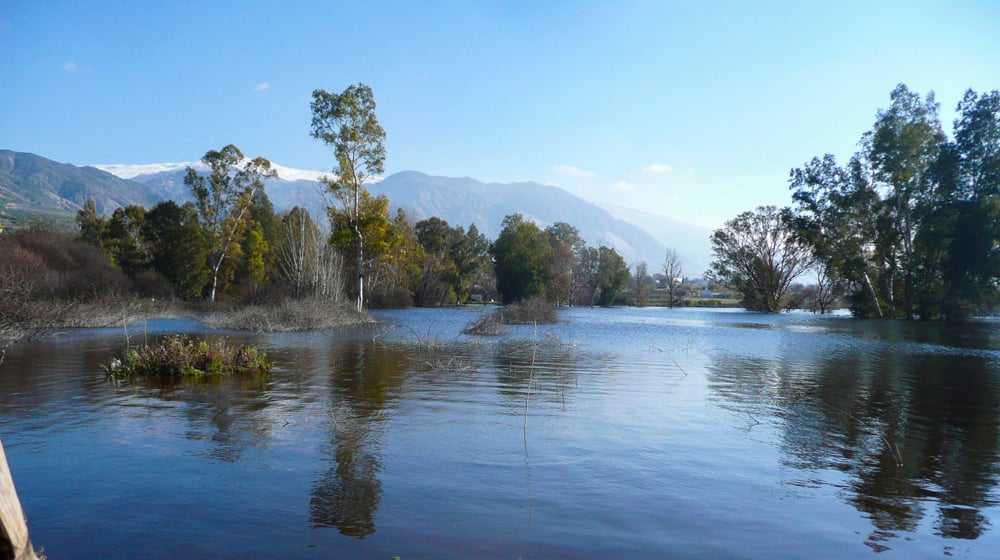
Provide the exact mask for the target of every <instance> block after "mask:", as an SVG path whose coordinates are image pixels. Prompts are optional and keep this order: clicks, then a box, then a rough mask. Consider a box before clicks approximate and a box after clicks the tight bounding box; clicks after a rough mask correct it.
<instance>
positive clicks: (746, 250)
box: [709, 206, 813, 313]
mask: <svg viewBox="0 0 1000 560" xmlns="http://www.w3.org/2000/svg"><path fill="white" fill-rule="evenodd" d="M712 252H713V253H714V254H715V260H714V261H713V262H712V269H711V270H710V271H709V277H710V278H711V279H713V280H716V281H719V282H724V283H727V284H730V285H732V286H733V287H735V288H736V289H737V290H738V291H739V292H740V294H741V295H742V297H743V306H744V307H745V308H746V309H748V310H750V311H764V312H768V313H777V312H779V311H781V310H782V309H784V307H785V304H786V294H787V291H788V286H789V285H790V284H791V283H792V280H794V279H795V278H797V277H798V276H799V275H801V274H802V273H803V272H805V271H806V270H808V269H809V268H810V267H811V266H812V264H813V256H812V251H811V250H810V248H809V247H808V246H807V245H805V244H804V243H802V242H801V241H800V240H799V239H798V238H797V236H796V235H795V232H794V230H793V228H792V226H791V224H790V223H789V218H788V215H787V213H786V212H783V211H781V210H778V209H777V208H776V207H774V206H761V207H758V208H757V209H756V210H755V211H753V212H743V213H742V214H740V215H739V216H737V217H735V218H733V219H732V220H729V221H727V222H726V225H725V227H723V228H721V229H717V230H715V231H714V232H713V233H712Z"/></svg>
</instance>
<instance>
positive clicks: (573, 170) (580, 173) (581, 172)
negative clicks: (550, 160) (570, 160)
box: [552, 164, 594, 177]
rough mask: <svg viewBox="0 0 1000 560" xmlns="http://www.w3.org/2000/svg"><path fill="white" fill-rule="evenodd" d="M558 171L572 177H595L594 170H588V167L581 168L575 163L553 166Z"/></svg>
mask: <svg viewBox="0 0 1000 560" xmlns="http://www.w3.org/2000/svg"><path fill="white" fill-rule="evenodd" d="M552 169H555V171H556V173H561V174H563V175H570V176H572V177H593V176H594V172H593V171H587V170H586V169H580V168H579V167H576V166H575V165H562V164H556V165H553V166H552Z"/></svg>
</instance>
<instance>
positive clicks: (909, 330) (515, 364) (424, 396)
mask: <svg viewBox="0 0 1000 560" xmlns="http://www.w3.org/2000/svg"><path fill="white" fill-rule="evenodd" d="M483 311H484V310H483V309H481V308H467V309H440V310H426V309H423V310H401V311H383V312H377V315H378V316H379V317H380V318H381V319H382V323H381V325H380V326H379V327H378V328H377V329H375V332H374V333H373V332H372V331H371V330H360V331H356V332H353V331H352V332H340V333H303V334H280V335H277V334H276V335H246V334H239V333H225V335H226V336H228V337H231V338H238V339H247V340H253V341H256V342H258V343H260V344H263V345H264V346H266V347H267V348H268V351H269V352H270V353H271V355H272V356H273V357H274V359H275V361H276V363H277V367H276V371H275V373H274V374H273V375H272V376H271V377H270V378H267V379H234V380H225V381H221V382H214V383H199V382H168V383H156V382H151V381H137V382H134V383H125V384H115V383H111V382H108V381H106V380H105V379H104V378H103V376H102V374H101V369H100V365H101V363H103V362H105V361H106V360H107V359H108V358H109V357H110V355H111V353H112V352H113V351H115V350H117V349H119V348H120V347H121V345H122V344H123V337H122V333H121V332H120V330H113V329H112V330H108V331H73V332H70V333H66V335H65V336H63V337H61V338H60V339H59V340H56V341H52V342H46V343H42V344H34V345H27V346H19V347H15V348H13V349H12V351H11V352H9V353H8V361H7V363H6V364H4V365H3V366H2V368H0V437H2V439H3V441H4V445H5V446H6V447H7V454H8V458H9V460H10V462H11V464H12V468H13V470H14V475H15V478H16V480H17V483H18V487H19V488H18V489H19V492H20V494H21V498H22V501H23V502H24V506H25V510H26V512H27V514H28V516H29V522H30V527H31V531H32V536H33V540H34V541H36V542H37V543H39V544H40V545H42V546H44V547H45V548H46V551H47V552H48V553H49V555H50V556H51V557H53V558H93V557H102V558H131V557H134V556H135V555H136V550H141V552H142V554H141V555H142V556H143V557H146V558H168V557H175V556H176V554H177V553H178V552H179V551H181V550H184V551H187V553H188V554H189V555H190V556H191V557H213V558H227V557H231V558H247V557H260V558H276V557H303V556H305V557H310V556H315V557H317V558H321V557H327V556H329V555H330V554H334V553H335V554H336V555H337V557H344V558H372V557H386V558H391V557H392V556H394V555H400V556H401V557H402V558H404V559H409V558H422V557H429V558H459V557H476V558H510V557H518V556H523V557H532V556H534V557H553V556H555V557H567V556H571V557H579V558H587V557H593V558H609V557H637V556H640V555H661V556H662V555H664V554H666V555H668V556H669V557H680V558H688V557H689V558H698V557H706V556H715V557H744V558H801V557H803V556H808V557H812V558H824V557H826V558H843V557H861V556H865V555H870V554H873V553H874V552H883V553H887V554H889V555H895V556H900V557H927V556H930V557H940V556H943V555H949V556H955V557H967V558H980V557H984V558H985V557H990V555H991V553H992V551H995V550H997V549H1000V548H998V546H1000V540H998V537H997V533H996V529H995V528H994V527H993V522H994V521H993V520H994V519H995V518H996V517H997V513H998V511H1000V508H998V491H997V478H998V465H1000V449H998V441H1000V428H998V426H1000V418H998V415H1000V382H998V379H1000V365H998V364H1000V362H998V360H997V358H998V356H1000V354H998V349H1000V348H998V345H997V340H998V337H997V334H998V329H1000V325H998V324H997V323H995V322H990V321H984V322H978V323H973V324H969V325H964V326H960V327H956V328H949V327H944V326H942V325H936V324H930V325H928V324H915V323H900V322H889V321H883V322H872V321H854V320H850V319H844V318H824V317H816V316H812V315H806V314H785V315H776V316H768V315H758V314H749V313H741V312H731V311H728V312H713V311H699V310H667V309H566V310H561V311H560V314H561V319H562V321H561V322H560V323H559V324H557V325H545V326H538V327H533V326H524V327H519V328H514V329H512V331H511V332H510V333H509V334H507V335H506V336H504V337H501V338H499V339H477V338H473V337H467V336H465V335H461V334H459V333H460V331H461V329H462V327H464V326H465V325H466V324H467V323H468V322H470V321H471V320H473V319H474V318H475V317H476V316H477V314H478V313H480V312H483ZM146 327H147V333H148V336H158V335H161V334H163V333H167V332H171V331H172V330H174V329H177V328H185V329H192V327H194V325H192V324H190V323H173V322H169V321H167V322H153V323H151V324H149V325H146ZM196 330H197V329H196ZM202 334H203V335H204V336H218V334H216V333H205V332H203V333H202ZM373 334H374V335H375V336H374V337H373Z"/></svg>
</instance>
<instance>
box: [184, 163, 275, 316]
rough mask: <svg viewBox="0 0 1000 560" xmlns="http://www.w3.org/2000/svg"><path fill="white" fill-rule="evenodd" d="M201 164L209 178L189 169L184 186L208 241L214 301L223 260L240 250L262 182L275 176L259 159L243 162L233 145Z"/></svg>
mask: <svg viewBox="0 0 1000 560" xmlns="http://www.w3.org/2000/svg"><path fill="white" fill-rule="evenodd" d="M201 161H202V162H204V163H205V164H206V165H208V167H209V168H210V169H211V173H210V174H209V176H208V177H203V176H201V175H199V174H198V173H197V172H196V171H195V170H194V169H192V168H190V167H189V168H188V170H187V175H185V177H184V184H185V185H187V186H188V188H189V189H191V193H192V194H193V195H194V198H195V208H196V210H197V211H198V220H199V222H200V223H201V226H202V229H203V231H204V234H205V239H206V240H207V242H208V247H209V251H208V266H209V268H210V269H211V273H212V277H211V290H210V292H209V294H210V295H209V298H210V299H211V301H213V302H214V301H215V296H216V290H217V289H218V286H219V277H220V271H221V270H222V266H223V264H224V263H225V261H226V257H227V256H232V253H233V252H234V251H238V250H239V243H240V240H241V239H242V236H243V234H244V232H245V231H246V229H247V225H248V223H249V218H250V216H249V212H250V209H251V206H252V205H253V203H254V200H255V198H256V197H259V196H260V194H259V193H261V192H262V191H263V190H264V181H265V180H266V179H270V178H272V177H276V176H277V173H276V172H275V171H274V170H273V169H271V162H269V161H268V160H266V159H264V158H262V157H258V158H256V159H253V160H247V161H244V158H243V152H241V151H240V149H239V148H237V147H236V146H234V145H232V144H229V145H228V146H225V147H224V148H222V149H221V150H209V151H207V152H205V155H204V156H203V157H202V158H201ZM241 163H242V166H240V164H241Z"/></svg>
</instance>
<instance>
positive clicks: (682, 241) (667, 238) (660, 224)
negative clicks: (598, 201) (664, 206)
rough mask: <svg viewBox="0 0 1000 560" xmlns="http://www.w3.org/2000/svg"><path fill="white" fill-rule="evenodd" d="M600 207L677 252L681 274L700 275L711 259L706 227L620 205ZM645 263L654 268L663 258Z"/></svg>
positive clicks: (659, 265) (710, 232) (708, 234)
mask: <svg viewBox="0 0 1000 560" xmlns="http://www.w3.org/2000/svg"><path fill="white" fill-rule="evenodd" d="M603 207H604V208H606V209H607V210H608V212H610V213H611V215H612V216H615V217H616V218H618V219H620V220H624V221H626V222H628V223H630V224H634V225H636V226H638V227H639V228H641V229H643V230H644V231H647V232H649V234H650V235H652V236H653V237H655V238H656V240H657V241H659V242H660V243H662V244H664V245H665V246H667V247H668V248H671V249H673V250H675V251H677V254H678V255H680V257H681V264H682V265H683V268H684V275H685V276H701V275H702V274H704V272H705V270H707V269H708V265H709V263H711V262H712V244H711V242H710V240H709V237H710V236H711V235H712V230H711V229H710V228H707V227H705V226H700V225H697V224H692V223H689V222H685V221H683V220H677V219H675V218H670V217H667V216H663V215H660V214H653V213H650V212H642V211H640V210H635V209H634V208H626V207H624V206H615V205H611V204H604V205H603ZM649 265H650V269H651V270H654V271H655V270H656V269H658V268H660V267H661V266H662V265H663V257H661V258H660V259H659V260H656V261H651V262H650V263H649Z"/></svg>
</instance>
